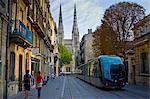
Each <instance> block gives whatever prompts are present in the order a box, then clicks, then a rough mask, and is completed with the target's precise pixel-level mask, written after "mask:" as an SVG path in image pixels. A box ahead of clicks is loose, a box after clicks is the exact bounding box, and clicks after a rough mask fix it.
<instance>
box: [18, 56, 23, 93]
mask: <svg viewBox="0 0 150 99" xmlns="http://www.w3.org/2000/svg"><path fill="white" fill-rule="evenodd" d="M19 91H22V55H19Z"/></svg>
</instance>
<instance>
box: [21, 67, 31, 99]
mask: <svg viewBox="0 0 150 99" xmlns="http://www.w3.org/2000/svg"><path fill="white" fill-rule="evenodd" d="M23 83H24V92H25V93H24V94H25V97H24V98H25V99H27V98H28V96H29V91H30V88H31V75H30V74H29V70H26V74H25V75H24V81H23Z"/></svg>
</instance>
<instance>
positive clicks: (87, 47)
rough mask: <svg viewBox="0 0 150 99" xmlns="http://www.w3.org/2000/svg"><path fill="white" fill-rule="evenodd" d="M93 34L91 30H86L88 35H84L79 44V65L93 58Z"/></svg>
mask: <svg viewBox="0 0 150 99" xmlns="http://www.w3.org/2000/svg"><path fill="white" fill-rule="evenodd" d="M93 40H94V38H93V33H92V29H88V34H85V35H84V36H83V38H82V40H81V42H80V52H79V56H78V59H79V64H84V63H87V62H88V61H90V60H92V59H93V58H94V52H93V47H92V45H93Z"/></svg>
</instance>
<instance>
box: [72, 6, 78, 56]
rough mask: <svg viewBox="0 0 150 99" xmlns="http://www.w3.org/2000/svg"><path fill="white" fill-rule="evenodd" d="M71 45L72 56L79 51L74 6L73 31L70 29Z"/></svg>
mask: <svg viewBox="0 0 150 99" xmlns="http://www.w3.org/2000/svg"><path fill="white" fill-rule="evenodd" d="M72 41H73V42H72V43H73V44H72V45H73V53H74V55H76V54H77V52H78V50H79V30H78V24H77V11H76V4H75V5H74V19H73V29H72Z"/></svg>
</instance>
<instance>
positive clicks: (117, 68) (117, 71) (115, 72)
mask: <svg viewBox="0 0 150 99" xmlns="http://www.w3.org/2000/svg"><path fill="white" fill-rule="evenodd" d="M110 74H111V77H112V78H122V77H125V66H124V65H123V64H118V65H111V68H110Z"/></svg>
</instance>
